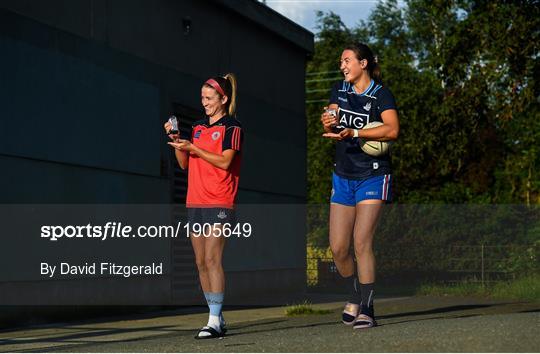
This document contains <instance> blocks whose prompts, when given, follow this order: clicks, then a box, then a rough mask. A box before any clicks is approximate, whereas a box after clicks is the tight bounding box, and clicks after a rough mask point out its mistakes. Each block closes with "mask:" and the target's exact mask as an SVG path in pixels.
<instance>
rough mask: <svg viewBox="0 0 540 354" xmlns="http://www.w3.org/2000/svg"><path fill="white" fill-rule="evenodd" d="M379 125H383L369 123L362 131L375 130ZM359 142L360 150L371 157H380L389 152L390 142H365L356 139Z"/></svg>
mask: <svg viewBox="0 0 540 354" xmlns="http://www.w3.org/2000/svg"><path fill="white" fill-rule="evenodd" d="M380 125H383V123H382V122H371V123H368V124H366V125H365V126H364V127H363V128H362V129H370V128H375V127H378V126H380ZM358 140H359V141H360V148H361V149H362V150H363V151H364V152H365V153H366V154H368V155H371V156H382V155H385V154H387V153H388V151H389V150H390V142H388V141H376V140H367V141H366V140H365V139H362V138H360V139H358Z"/></svg>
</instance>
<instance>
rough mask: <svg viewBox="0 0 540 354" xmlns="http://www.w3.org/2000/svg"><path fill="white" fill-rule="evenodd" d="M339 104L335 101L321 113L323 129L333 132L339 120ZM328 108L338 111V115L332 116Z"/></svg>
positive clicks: (326, 131)
mask: <svg viewBox="0 0 540 354" xmlns="http://www.w3.org/2000/svg"><path fill="white" fill-rule="evenodd" d="M338 108H339V106H338V105H337V104H335V103H332V104H330V105H328V107H324V112H323V114H321V122H322V124H323V129H324V131H325V133H331V132H332V126H336V125H338V120H337V111H338ZM327 109H333V110H335V111H336V116H331V115H330V114H328V113H327V112H326V110H327Z"/></svg>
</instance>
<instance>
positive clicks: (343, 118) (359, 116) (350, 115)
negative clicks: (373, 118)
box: [339, 108, 369, 129]
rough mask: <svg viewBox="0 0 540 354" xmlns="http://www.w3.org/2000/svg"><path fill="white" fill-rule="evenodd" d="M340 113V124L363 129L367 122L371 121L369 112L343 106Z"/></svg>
mask: <svg viewBox="0 0 540 354" xmlns="http://www.w3.org/2000/svg"><path fill="white" fill-rule="evenodd" d="M339 113H340V117H339V124H340V125H343V126H346V127H352V128H356V129H362V128H363V127H364V126H365V125H366V124H368V123H369V114H366V113H358V112H354V111H348V110H346V109H343V108H340V110H339Z"/></svg>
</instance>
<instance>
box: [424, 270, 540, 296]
mask: <svg viewBox="0 0 540 354" xmlns="http://www.w3.org/2000/svg"><path fill="white" fill-rule="evenodd" d="M417 295H434V296H448V295H450V296H480V297H489V298H492V299H509V300H510V299H511V300H524V301H540V274H535V275H529V276H526V277H524V278H521V279H517V280H513V281H509V282H501V283H496V284H494V285H486V286H485V287H483V286H482V284H480V283H460V284H455V285H433V284H432V285H423V286H422V287H420V289H419V290H418V292H417Z"/></svg>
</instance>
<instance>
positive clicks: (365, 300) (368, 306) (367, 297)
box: [360, 283, 375, 317]
mask: <svg viewBox="0 0 540 354" xmlns="http://www.w3.org/2000/svg"><path fill="white" fill-rule="evenodd" d="M374 285H375V283H369V284H362V283H360V294H361V299H362V301H361V304H362V310H361V312H362V313H364V314H366V315H369V316H370V317H373V295H374V291H373V288H374ZM364 311H366V312H364Z"/></svg>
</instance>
